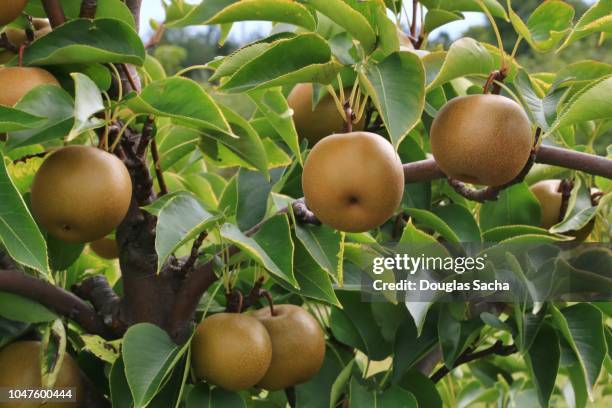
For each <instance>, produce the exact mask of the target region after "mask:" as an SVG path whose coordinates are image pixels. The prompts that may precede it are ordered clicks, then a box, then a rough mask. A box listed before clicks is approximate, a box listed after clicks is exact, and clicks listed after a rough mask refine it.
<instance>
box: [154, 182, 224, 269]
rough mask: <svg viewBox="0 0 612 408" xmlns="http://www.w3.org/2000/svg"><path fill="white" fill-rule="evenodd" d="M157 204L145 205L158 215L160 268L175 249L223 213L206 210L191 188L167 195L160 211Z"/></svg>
mask: <svg viewBox="0 0 612 408" xmlns="http://www.w3.org/2000/svg"><path fill="white" fill-rule="evenodd" d="M156 207H157V205H156V204H155V203H153V204H152V206H148V207H144V209H145V210H147V211H149V212H151V213H153V214H155V215H157V227H156V229H155V250H156V252H157V271H158V272H159V271H160V270H161V268H162V266H163V265H164V264H165V262H166V260H167V259H168V257H169V256H170V255H171V254H172V253H174V252H175V251H176V250H177V249H178V248H179V247H181V246H182V245H185V244H186V243H187V242H189V241H191V240H193V239H195V238H196V237H197V236H198V234H200V233H201V232H203V231H205V230H206V229H207V228H209V227H210V226H211V225H213V224H214V223H216V222H218V221H219V217H216V216H214V215H213V214H211V213H209V212H208V211H206V209H205V208H204V206H203V205H202V204H201V203H200V201H199V200H198V199H197V198H196V197H194V196H193V195H192V194H191V193H188V192H179V193H175V194H173V195H172V196H170V197H168V198H166V199H164V202H163V205H162V206H161V208H160V209H159V210H158V211H157V208H156Z"/></svg>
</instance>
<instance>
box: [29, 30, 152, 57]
mask: <svg viewBox="0 0 612 408" xmlns="http://www.w3.org/2000/svg"><path fill="white" fill-rule="evenodd" d="M144 59H145V50H144V46H143V44H142V41H141V40H140V38H139V37H138V34H137V33H136V31H134V29H133V28H132V27H130V26H129V25H127V24H126V23H124V22H123V21H120V20H114V19H106V18H105V19H98V20H88V19H76V20H71V21H68V22H67V23H65V24H62V25H61V26H59V27H56V28H55V29H54V30H53V31H52V32H50V33H49V34H47V35H45V36H44V37H41V38H40V39H38V40H37V41H35V42H33V43H32V45H30V46H29V47H28V48H27V49H26V51H25V53H24V55H23V64H24V65H28V66H30V65H68V64H91V63H95V62H100V63H108V62H125V63H128V64H135V65H142V64H143V63H144Z"/></svg>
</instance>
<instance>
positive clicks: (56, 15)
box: [42, 0, 66, 28]
mask: <svg viewBox="0 0 612 408" xmlns="http://www.w3.org/2000/svg"><path fill="white" fill-rule="evenodd" d="M42 4H43V8H44V9H45V13H46V14H47V17H49V23H51V27H53V28H55V27H57V26H60V25H62V24H64V23H65V22H66V15H65V14H64V9H63V8H62V4H61V2H60V0H42Z"/></svg>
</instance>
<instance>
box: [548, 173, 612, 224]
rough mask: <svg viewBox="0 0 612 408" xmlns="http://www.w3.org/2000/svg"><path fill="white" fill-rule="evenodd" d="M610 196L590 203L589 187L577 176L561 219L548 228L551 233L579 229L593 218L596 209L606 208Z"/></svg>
mask: <svg viewBox="0 0 612 408" xmlns="http://www.w3.org/2000/svg"><path fill="white" fill-rule="evenodd" d="M611 199H612V197H611V196H609V195H608V196H604V197H602V198H601V199H600V200H599V202H598V204H597V205H596V206H593V205H592V203H591V189H590V188H589V187H588V186H587V185H586V183H585V182H583V181H582V179H580V178H577V179H576V181H575V183H574V187H573V188H572V192H571V194H570V198H569V200H568V204H567V210H566V213H565V216H564V218H563V221H561V222H560V223H559V224H556V225H554V226H553V227H552V228H550V231H551V232H553V233H555V232H556V233H561V234H562V233H565V232H568V231H579V230H581V229H582V228H585V227H586V225H587V224H588V223H589V222H590V221H591V220H592V219H593V217H594V216H595V214H596V213H597V211H599V210H601V209H603V208H606V204H607V203H608V202H609V201H610V200H611Z"/></svg>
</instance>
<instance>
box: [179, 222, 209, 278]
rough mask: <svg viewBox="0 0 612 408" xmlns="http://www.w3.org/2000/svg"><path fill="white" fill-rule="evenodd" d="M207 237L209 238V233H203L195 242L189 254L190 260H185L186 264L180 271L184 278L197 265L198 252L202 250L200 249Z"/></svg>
mask: <svg viewBox="0 0 612 408" xmlns="http://www.w3.org/2000/svg"><path fill="white" fill-rule="evenodd" d="M207 236H208V232H206V231H204V232H201V233H200V235H198V237H197V238H196V239H195V240H194V241H193V245H192V246H191V253H190V254H189V258H187V260H185V263H184V264H183V265H182V266H181V269H180V274H181V275H182V276H185V275H186V274H187V273H188V272H189V271H190V270H191V268H193V266H194V265H195V263H196V260H197V259H198V251H199V250H200V247H201V246H202V242H204V240H205V239H206V237H207Z"/></svg>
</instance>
